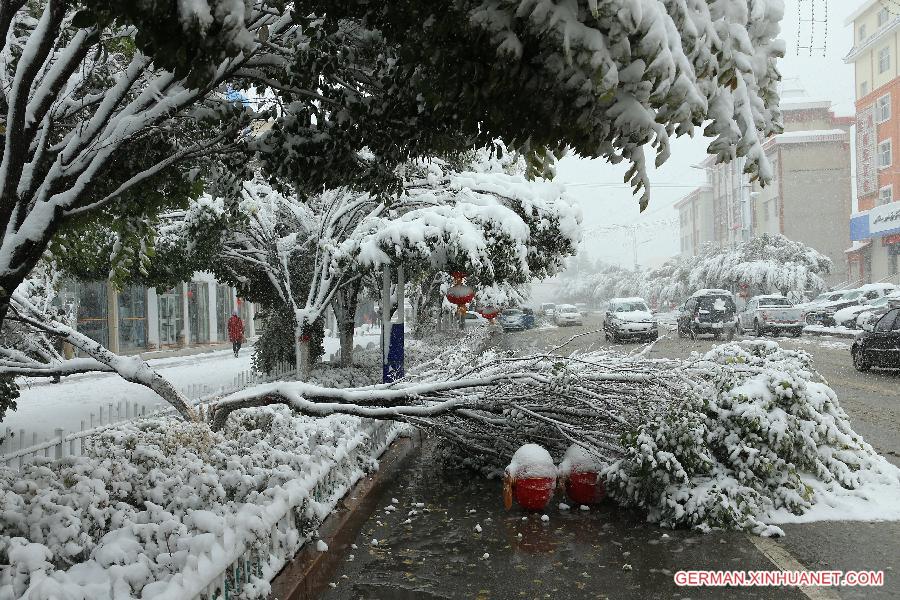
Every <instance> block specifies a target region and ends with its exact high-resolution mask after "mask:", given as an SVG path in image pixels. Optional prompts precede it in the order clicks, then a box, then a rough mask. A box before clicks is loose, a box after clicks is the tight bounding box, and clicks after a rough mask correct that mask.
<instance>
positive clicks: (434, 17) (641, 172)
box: [0, 0, 783, 321]
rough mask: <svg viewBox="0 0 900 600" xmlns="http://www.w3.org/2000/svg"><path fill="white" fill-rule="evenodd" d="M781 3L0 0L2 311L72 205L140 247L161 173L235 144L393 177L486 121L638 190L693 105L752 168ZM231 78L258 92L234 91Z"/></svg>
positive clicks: (498, 133)
mask: <svg viewBox="0 0 900 600" xmlns="http://www.w3.org/2000/svg"><path fill="white" fill-rule="evenodd" d="M781 12H782V7H781V2H780V1H778V0H732V1H730V2H714V3H708V2H702V1H700V0H691V1H690V2H687V3H685V2H663V1H660V0H651V1H648V2H641V3H637V2H632V1H631V0H615V1H610V2H601V3H598V2H594V1H593V0H588V1H587V2H575V1H573V2H567V3H563V4H556V3H553V2H550V0H495V1H491V2H482V1H476V0H467V1H464V2H457V3H452V4H441V3H437V4H436V3H433V2H419V3H413V4H412V5H409V4H408V3H401V4H398V3H395V2H390V1H387V0H381V1H376V2H350V3H347V2H334V1H329V2H320V1H319V0H316V1H315V2H312V1H310V0H306V1H300V2H293V3H284V2H281V1H280V0H251V1H249V2H237V3H236V2H233V1H231V0H209V1H207V2H195V3H171V2H169V3H164V2H152V3H134V2H130V1H129V0H115V1H112V2H105V1H101V0H85V1H84V2H82V3H79V4H78V5H75V4H72V3H67V2H64V1H63V0H34V1H29V2H25V0H11V1H9V2H4V3H3V4H2V6H0V34H2V37H3V46H2V48H0V63H2V72H0V113H2V115H3V116H2V118H3V123H2V127H3V134H4V139H3V142H4V143H3V155H2V162H0V190H2V191H0V221H2V222H3V223H5V224H6V227H5V228H4V231H3V237H2V240H0V321H2V319H3V318H4V317H5V315H6V312H7V309H8V306H9V303H10V298H11V294H12V291H13V290H14V289H16V288H17V287H18V285H19V284H20V283H22V281H24V279H25V278H26V277H27V276H28V273H30V272H31V271H32V269H33V268H34V266H35V265H36V264H37V262H38V260H39V259H40V257H41V256H42V254H43V252H44V250H45V249H46V248H47V246H48V244H49V243H50V240H51V239H52V238H53V236H54V235H55V234H56V233H57V232H59V231H61V230H62V229H64V228H65V227H66V226H67V225H68V224H71V223H72V222H73V221H75V220H78V219H80V218H84V217H87V216H89V215H92V214H95V213H96V212H97V211H102V210H107V211H111V214H112V215H113V216H114V217H121V219H120V220H123V219H125V218H127V219H128V220H129V222H130V225H129V227H128V228H124V230H125V231H126V232H127V233H129V236H130V237H133V238H135V242H134V243H135V244H136V245H137V248H138V254H140V252H141V251H142V250H141V249H142V248H144V247H147V248H149V246H148V245H147V244H146V243H145V242H146V239H147V237H148V236H149V233H148V230H149V227H145V226H142V220H143V219H146V217H147V215H148V214H153V212H154V211H155V210H156V209H157V208H158V205H159V203H160V202H161V201H162V200H161V196H162V197H165V196H166V195H167V194H160V189H165V188H172V189H175V190H179V192H180V193H184V190H185V189H186V188H190V184H191V182H193V181H195V178H196V177H197V176H198V175H200V174H203V173H206V174H207V175H209V174H211V173H214V170H215V169H216V167H217V166H218V167H220V168H222V166H221V165H217V164H216V163H214V162H213V161H214V160H218V161H222V162H224V163H225V166H224V172H226V173H228V174H230V175H232V177H231V178H230V181H233V182H234V183H235V190H236V189H237V187H236V186H239V185H240V183H241V182H242V181H243V180H245V179H247V175H248V173H243V172H242V171H243V169H245V168H246V167H247V166H248V165H249V162H248V161H247V160H246V159H247V155H248V153H256V154H258V156H259V158H260V161H261V164H262V165H263V167H264V168H265V171H266V172H267V173H271V174H275V175H277V176H278V177H280V178H282V179H284V180H286V181H290V182H291V183H292V185H295V186H297V187H298V188H302V189H304V190H307V191H309V190H316V191H318V190H321V189H323V187H325V188H336V187H339V186H342V185H350V186H355V187H364V188H366V189H369V190H372V191H385V190H392V191H394V192H398V191H399V190H400V189H401V188H402V185H403V182H402V177H399V176H397V174H396V171H395V167H396V166H397V165H398V164H401V163H404V162H407V161H409V160H410V159H411V158H417V157H423V156H434V155H443V154H445V153H449V152H454V151H461V150H464V149H468V148H472V147H482V146H487V145H490V144H492V143H493V142H494V140H496V139H502V140H505V141H506V142H507V144H508V145H509V147H510V148H512V149H515V150H518V151H520V152H522V153H523V154H524V155H525V157H526V159H527V162H528V165H529V169H530V170H529V174H530V175H535V174H543V173H545V172H547V170H548V168H549V167H550V166H551V165H552V156H553V155H554V154H555V155H559V154H561V153H562V152H563V151H565V150H567V149H571V150H573V151H574V152H576V153H579V154H581V155H583V156H590V157H596V156H602V157H605V158H607V159H608V160H610V161H612V162H619V161H621V160H622V159H625V160H628V161H630V162H631V163H632V168H631V170H630V171H629V174H628V178H629V180H630V181H631V183H632V185H633V186H634V189H635V191H636V192H640V191H641V190H644V192H643V196H642V200H641V202H642V205H646V202H647V199H648V197H647V194H646V170H645V157H644V146H645V145H647V144H651V145H653V146H654V147H655V149H656V162H657V163H661V162H663V161H664V160H665V159H666V158H667V157H668V154H669V140H670V138H671V137H672V136H673V135H678V134H690V133H693V132H694V131H695V130H696V128H697V127H701V126H704V124H705V130H704V131H705V133H706V134H707V135H710V136H712V137H714V138H715V139H714V141H713V143H712V144H711V146H710V150H711V152H713V153H714V154H716V155H717V156H718V157H719V158H721V159H723V160H725V159H728V158H731V157H733V156H735V155H736V156H746V157H748V159H749V160H748V163H747V164H748V170H749V171H750V172H751V174H752V175H754V176H757V175H758V176H760V177H761V178H762V179H763V180H766V179H768V178H769V177H770V176H771V173H770V169H769V167H768V165H767V163H766V160H765V157H764V154H763V152H762V150H761V144H760V143H761V140H762V139H764V138H765V137H766V136H768V135H769V134H771V133H774V132H777V131H778V130H779V129H780V123H779V122H780V116H779V113H778V108H777V97H776V92H775V85H776V83H777V79H778V72H777V70H776V68H775V59H776V58H777V56H779V55H780V54H781V53H782V50H783V44H782V43H781V42H780V41H778V40H776V39H775V38H776V36H777V33H778V21H779V19H780V18H781ZM635 40H638V42H635ZM229 86H231V87H232V88H233V89H240V90H245V91H252V92H254V93H255V92H259V93H258V94H257V95H259V96H261V97H263V96H264V97H266V98H268V99H270V100H271V102H263V103H259V102H256V101H254V102H243V101H240V100H239V101H235V100H234V96H233V95H232V94H229V93H228V92H229V89H228V88H229ZM523 92H524V93H523ZM266 107H274V110H272V112H265V111H263V112H260V109H261V108H266ZM270 118H271V119H273V121H272V126H271V127H270V128H269V129H268V130H267V131H265V132H263V133H261V134H260V135H247V134H246V129H247V127H248V126H249V125H250V124H251V122H252V121H253V119H259V120H266V119H270ZM363 149H367V152H368V155H369V156H372V157H374V160H369V159H367V158H364V157H361V154H360V151H361V150H363ZM232 191H234V190H232ZM191 193H192V194H193V193H196V190H191ZM213 195H218V192H216V193H214V194H213ZM123 222H124V221H123ZM138 262H140V261H138Z"/></svg>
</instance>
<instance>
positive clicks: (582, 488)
mask: <svg viewBox="0 0 900 600" xmlns="http://www.w3.org/2000/svg"><path fill="white" fill-rule="evenodd" d="M566 495H567V496H568V497H569V499H570V500H572V502H574V503H575V504H596V503H597V502H600V501H601V500H603V499H604V498H605V497H606V487H605V486H604V485H603V482H602V481H600V480H599V476H598V475H597V473H572V474H571V475H569V476H568V478H567V479H566Z"/></svg>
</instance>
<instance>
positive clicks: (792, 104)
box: [779, 100, 831, 112]
mask: <svg viewBox="0 0 900 600" xmlns="http://www.w3.org/2000/svg"><path fill="white" fill-rule="evenodd" d="M779 107H780V108H781V112H785V111H788V110H810V109H813V108H826V109H827V108H831V100H790V101H785V100H782V101H781V103H780V104H779Z"/></svg>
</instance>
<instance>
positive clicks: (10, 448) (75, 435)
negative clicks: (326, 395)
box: [0, 363, 294, 469]
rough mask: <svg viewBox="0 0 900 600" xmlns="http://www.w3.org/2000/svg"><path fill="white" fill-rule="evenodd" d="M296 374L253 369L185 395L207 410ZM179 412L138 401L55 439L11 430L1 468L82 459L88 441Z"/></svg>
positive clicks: (104, 411) (109, 407) (111, 407)
mask: <svg viewBox="0 0 900 600" xmlns="http://www.w3.org/2000/svg"><path fill="white" fill-rule="evenodd" d="M293 372H294V365H291V364H288V363H280V364H278V365H277V366H276V368H275V370H274V371H272V372H271V373H265V374H260V373H256V372H254V371H252V370H250V369H247V370H245V371H242V372H240V373H237V374H236V375H235V376H234V378H233V380H232V381H231V383H230V384H229V385H222V386H219V387H213V386H208V385H189V386H186V387H184V388H182V389H181V392H182V393H183V394H184V395H185V396H186V397H187V398H188V399H189V400H190V401H191V402H192V403H193V404H194V405H195V406H198V407H200V406H203V405H205V404H207V403H209V402H211V401H213V400H215V399H217V398H221V397H222V396H224V395H226V394H231V393H233V392H236V391H239V390H242V389H244V388H247V387H250V386H253V385H256V384H259V383H267V382H270V381H277V380H279V379H282V378H284V377H285V376H286V375H288V374H291V373H293ZM174 412H175V409H174V408H172V407H171V406H169V405H168V404H166V403H165V402H162V401H160V402H159V403H158V404H156V405H153V406H149V407H148V406H147V405H143V404H140V403H138V402H136V401H127V400H120V401H118V402H115V403H113V402H108V403H106V404H105V405H104V404H100V405H98V406H97V410H96V411H92V412H91V413H89V416H88V418H87V419H82V420H81V422H80V424H79V428H78V429H77V430H75V431H67V430H65V429H63V428H57V429H56V430H54V432H53V436H52V437H50V436H43V437H44V439H43V440H40V439H39V436H38V434H37V432H34V431H31V432H29V431H27V430H26V429H18V430H13V429H10V428H9V427H7V428H6V429H5V433H4V435H3V439H2V441H0V464H2V465H6V466H7V467H13V468H19V469H21V468H22V467H23V466H24V465H25V464H26V463H27V462H29V461H30V460H32V459H33V458H34V457H37V456H44V457H53V458H63V457H64V456H80V455H82V454H84V452H85V450H86V449H87V438H89V437H90V436H92V435H95V434H97V433H100V432H101V431H104V430H105V429H109V428H110V427H114V426H116V425H119V424H121V423H124V422H127V421H133V420H135V419H141V418H145V417H148V416H160V415H165V414H172V413H174Z"/></svg>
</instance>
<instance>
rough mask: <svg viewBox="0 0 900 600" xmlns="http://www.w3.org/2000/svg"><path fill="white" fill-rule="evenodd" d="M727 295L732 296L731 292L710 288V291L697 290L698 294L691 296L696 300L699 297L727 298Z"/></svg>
mask: <svg viewBox="0 0 900 600" xmlns="http://www.w3.org/2000/svg"><path fill="white" fill-rule="evenodd" d="M725 295H727V296H730V295H731V292H729V291H728V290H720V289H717V288H710V289H702V290H697V291H696V292H694V293H693V294H691V298H696V297H697V296H725Z"/></svg>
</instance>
